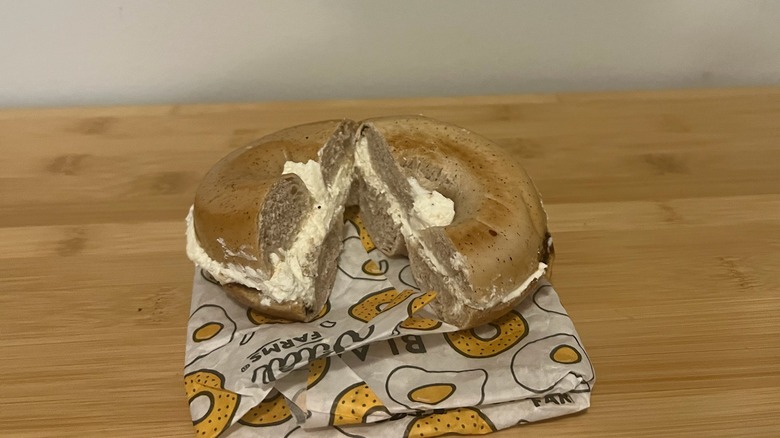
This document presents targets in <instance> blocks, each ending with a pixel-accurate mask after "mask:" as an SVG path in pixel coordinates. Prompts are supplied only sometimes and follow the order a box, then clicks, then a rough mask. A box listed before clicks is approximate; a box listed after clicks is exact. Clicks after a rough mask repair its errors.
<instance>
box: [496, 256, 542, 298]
mask: <svg viewBox="0 0 780 438" xmlns="http://www.w3.org/2000/svg"><path fill="white" fill-rule="evenodd" d="M545 271H547V264H546V263H542V262H539V267H538V268H537V269H536V271H534V273H533V274H531V276H530V277H528V278H526V280H525V281H524V282H523V283H522V284H520V286H517V288H516V289H515V290H513V291H512V292H509V293H508V294H506V295H504V296H503V297H502V299H501V302H502V303H506V302H507V301H512V300H513V299H515V298H517V297H518V296H520V294H522V293H523V291H524V290H526V289H527V288H528V286H529V285H530V284H531V283H532V282H533V281H534V280H538V279H540V278H542V276H544V273H545Z"/></svg>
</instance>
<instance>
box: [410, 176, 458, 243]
mask: <svg viewBox="0 0 780 438" xmlns="http://www.w3.org/2000/svg"><path fill="white" fill-rule="evenodd" d="M408 180H409V185H410V186H411V187H412V197H413V199H414V206H413V207H412V215H411V218H410V219H411V220H410V223H411V225H412V226H413V227H414V228H415V229H416V230H424V229H426V228H430V227H445V226H447V225H449V224H451V223H452V220H453V219H454V218H455V203H454V202H452V199H449V198H447V197H446V196H444V195H442V194H441V193H439V192H437V191H436V190H426V189H425V188H424V187H423V186H421V185H420V183H419V182H417V180H416V179H414V178H413V177H409V178H408Z"/></svg>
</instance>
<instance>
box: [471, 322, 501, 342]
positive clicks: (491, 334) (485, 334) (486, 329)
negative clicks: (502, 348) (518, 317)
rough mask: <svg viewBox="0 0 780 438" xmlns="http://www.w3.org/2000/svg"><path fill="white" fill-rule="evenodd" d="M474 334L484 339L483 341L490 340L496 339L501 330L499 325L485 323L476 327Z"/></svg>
mask: <svg viewBox="0 0 780 438" xmlns="http://www.w3.org/2000/svg"><path fill="white" fill-rule="evenodd" d="M473 332H474V336H476V337H477V338H479V339H481V340H483V341H489V340H492V339H495V338H496V337H498V334H499V330H498V327H496V326H494V325H492V324H484V325H481V326H479V327H475V328H474V329H473Z"/></svg>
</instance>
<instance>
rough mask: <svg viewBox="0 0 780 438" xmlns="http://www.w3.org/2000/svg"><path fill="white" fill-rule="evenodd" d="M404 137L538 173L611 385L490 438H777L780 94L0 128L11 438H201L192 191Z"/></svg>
mask: <svg viewBox="0 0 780 438" xmlns="http://www.w3.org/2000/svg"><path fill="white" fill-rule="evenodd" d="M400 113H423V114H426V115H429V116H432V117H436V118H440V119H443V120H447V121H450V122H453V123H456V124H460V125H462V126H464V127H466V128H469V129H472V130H474V131H477V132H479V133H481V134H483V135H485V136H486V137H489V138H491V139H494V140H496V141H497V142H498V143H500V144H501V145H503V146H504V147H506V148H507V149H508V150H510V151H511V152H512V153H514V154H515V155H516V156H517V157H519V158H520V159H521V160H523V162H524V164H525V166H526V167H527V168H528V170H529V172H530V174H531V175H532V177H533V178H534V180H535V182H536V183H537V185H538V187H539V189H540V190H541V192H542V194H543V195H544V199H545V204H546V206H547V207H548V212H549V216H550V223H551V228H552V231H553V233H554V236H555V241H556V249H557V252H558V259H557V265H556V267H555V275H556V277H555V285H556V288H557V289H558V291H559V293H560V296H561V298H562V300H563V303H564V305H565V306H566V308H567V309H568V310H569V313H570V314H571V315H572V317H573V319H574V321H575V322H576V325H577V328H578V330H579V332H580V334H581V335H582V338H583V340H584V342H585V346H586V348H587V349H588V352H589V354H590V356H591V358H592V360H593V363H594V366H595V368H596V371H597V384H596V387H595V393H594V395H593V399H592V407H591V408H590V409H589V410H588V411H587V412H586V413H584V414H578V415H574V416H570V417H565V418H560V419H556V420H553V421H547V422H543V423H539V424H531V425H524V426H521V427H519V428H517V429H512V430H508V431H504V432H500V433H497V434H496V436H498V437H501V436H505V437H509V436H515V435H519V434H520V433H529V434H532V435H542V434H545V435H563V436H594V437H596V436H598V437H602V436H620V437H625V436H689V435H691V434H694V433H696V434H699V435H700V436H776V434H777V433H778V432H777V430H778V428H780V408H778V390H780V341H778V339H780V89H778V88H770V89H744V90H701V91H685V92H681V91H668V92H654V93H604V94H566V95H535V96H496V97H468V98H431V99H396V100H375V101H324V102H293V103H263V104H251V105H250V104H241V105H229V104H228V105H191V106H157V107H129V108H128V107H120V108H84V109H67V108H65V109H47V110H7V111H0V150H2V152H3V153H2V154H1V155H0V278H1V282H0V289H1V290H2V293H0V380H1V381H2V382H3V383H2V390H0V435H3V436H18V437H28V436H90V435H93V436H94V435H100V436H117V435H119V436H191V435H192V434H193V430H192V427H191V424H190V419H189V416H188V411H187V402H186V400H185V397H184V394H183V384H182V365H183V357H184V335H185V326H186V321H187V316H188V310H189V298H190V286H191V276H192V266H191V264H190V262H189V261H188V260H187V259H186V257H185V255H184V249H183V248H184V224H183V218H184V216H185V214H186V211H187V208H188V206H189V204H190V202H191V200H192V197H193V193H194V190H195V186H196V184H197V182H198V180H199V178H200V176H201V175H202V174H203V173H204V172H205V171H206V170H207V169H208V168H209V167H210V166H211V165H212V164H213V163H214V162H215V161H216V160H217V159H219V158H220V157H222V156H223V155H225V154H226V153H227V152H228V151H229V150H230V149H232V148H235V147H238V146H240V145H241V144H243V143H244V142H246V141H247V140H249V139H251V138H254V137H257V136H260V135H262V134H264V133H267V132H270V131H273V130H276V129H279V128H282V127H286V126H289V125H293V124H296V123H301V122H306V121H313V120H319V119H325V118H339V117H350V118H355V119H361V118H365V117H369V116H378V115H388V114H400Z"/></svg>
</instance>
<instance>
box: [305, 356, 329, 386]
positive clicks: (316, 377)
mask: <svg viewBox="0 0 780 438" xmlns="http://www.w3.org/2000/svg"><path fill="white" fill-rule="evenodd" d="M329 369H330V358H329V357H321V358H319V359H317V360H315V361H313V362H309V374H308V375H307V376H306V389H310V388H311V387H313V386H314V385H316V384H318V383H320V380H322V378H323V377H325V374H327V373H328V370H329Z"/></svg>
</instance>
